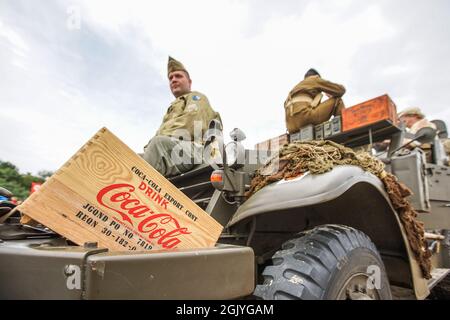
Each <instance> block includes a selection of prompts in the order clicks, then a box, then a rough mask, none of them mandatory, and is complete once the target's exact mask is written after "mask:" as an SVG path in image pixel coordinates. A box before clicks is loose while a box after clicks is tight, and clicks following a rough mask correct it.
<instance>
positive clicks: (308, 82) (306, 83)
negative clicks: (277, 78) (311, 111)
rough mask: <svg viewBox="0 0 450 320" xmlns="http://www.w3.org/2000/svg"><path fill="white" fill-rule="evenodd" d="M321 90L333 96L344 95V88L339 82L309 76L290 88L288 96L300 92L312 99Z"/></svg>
mask: <svg viewBox="0 0 450 320" xmlns="http://www.w3.org/2000/svg"><path fill="white" fill-rule="evenodd" d="M321 92H325V93H328V94H329V95H331V96H333V97H336V98H340V97H342V96H343V95H344V93H345V88H344V86H342V85H340V84H336V83H333V82H330V81H327V80H325V79H322V78H321V77H319V76H311V77H307V78H306V79H304V80H302V81H301V82H300V83H299V84H297V85H296V86H295V87H294V89H292V90H291V92H290V93H289V96H291V97H292V96H294V95H297V94H301V93H302V94H306V95H308V96H310V97H311V98H312V99H314V98H315V97H316V96H317V95H318V94H319V93H321Z"/></svg>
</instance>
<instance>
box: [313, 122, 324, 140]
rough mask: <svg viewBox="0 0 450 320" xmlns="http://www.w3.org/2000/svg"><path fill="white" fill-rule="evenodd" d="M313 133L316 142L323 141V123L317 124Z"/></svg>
mask: <svg viewBox="0 0 450 320" xmlns="http://www.w3.org/2000/svg"><path fill="white" fill-rule="evenodd" d="M314 131H315V139H316V140H323V123H321V124H318V125H317V126H315V127H314Z"/></svg>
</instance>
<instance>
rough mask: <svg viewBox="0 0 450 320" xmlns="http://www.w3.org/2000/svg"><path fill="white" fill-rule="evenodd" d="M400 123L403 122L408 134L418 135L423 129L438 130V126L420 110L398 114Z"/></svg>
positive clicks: (407, 110)
mask: <svg viewBox="0 0 450 320" xmlns="http://www.w3.org/2000/svg"><path fill="white" fill-rule="evenodd" d="M398 117H399V119H400V121H402V122H403V123H404V124H405V125H406V128H408V132H410V133H412V134H416V133H417V131H419V130H420V129H422V128H427V127H428V128H432V129H434V130H436V125H435V124H434V123H433V122H430V121H428V120H427V119H426V117H425V115H424V114H423V112H422V110H420V108H408V109H405V110H403V111H402V112H400V113H399V114H398Z"/></svg>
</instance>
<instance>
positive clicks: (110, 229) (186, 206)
mask: <svg viewBox="0 0 450 320" xmlns="http://www.w3.org/2000/svg"><path fill="white" fill-rule="evenodd" d="M19 209H20V211H21V212H22V213H24V214H26V215H27V216H29V217H31V218H32V219H34V220H36V221H38V222H39V223H41V224H43V225H45V226H47V227H48V228H50V229H52V230H53V231H55V232H57V233H58V234H60V235H62V236H64V237H66V238H67V239H69V240H71V241H73V242H75V243H76V244H78V245H83V244H84V243H85V242H97V243H98V245H99V246H100V247H105V248H108V249H110V250H115V251H125V250H130V251H135V250H136V251H141V250H152V251H156V250H158V251H161V250H172V249H187V248H206V247H213V246H214V245H215V243H216V242H217V239H218V237H219V235H220V233H221V231H222V226H221V225H220V224H219V223H218V222H217V221H215V220H214V219H213V218H212V217H211V216H210V215H208V214H207V213H206V212H204V211H203V210H202V209H201V208H200V207H199V206H197V205H196V204H195V203H194V202H193V201H191V200H190V199H189V198H188V197H187V196H186V195H184V194H183V193H182V192H181V191H179V190H178V189H177V188H176V187H175V186H173V185H172V184H171V183H170V182H169V181H168V180H167V179H165V178H164V177H163V176H162V175H161V174H160V173H159V172H157V171H156V170H155V169H154V168H153V167H151V166H150V165H149V164H148V163H147V162H146V161H144V160H143V159H142V158H141V157H139V156H138V155H137V154H136V153H135V152H133V151H132V150H131V149H130V148H128V147H127V146H126V145H125V144H124V143H123V142H121V141H120V140H119V139H118V138H117V137H116V136H115V135H114V134H112V133H111V132H110V131H108V130H107V129H106V128H103V129H101V130H99V131H98V132H97V134H95V135H94V137H93V138H92V139H90V140H89V141H88V142H87V143H86V144H85V145H84V146H83V147H82V148H81V149H80V150H79V151H78V152H77V153H76V154H75V155H74V156H73V157H72V158H71V159H70V160H69V161H67V163H66V164H64V165H63V166H62V167H61V168H60V169H59V170H58V171H57V172H56V173H55V174H54V175H53V176H52V177H51V178H50V179H49V180H48V181H46V182H45V184H44V185H43V186H42V187H41V188H40V189H39V190H38V191H36V192H35V193H33V194H32V195H31V196H30V197H29V198H28V199H27V200H26V201H25V202H24V203H23V204H22V205H21V206H20V208H19Z"/></svg>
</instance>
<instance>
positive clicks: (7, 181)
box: [0, 160, 52, 200]
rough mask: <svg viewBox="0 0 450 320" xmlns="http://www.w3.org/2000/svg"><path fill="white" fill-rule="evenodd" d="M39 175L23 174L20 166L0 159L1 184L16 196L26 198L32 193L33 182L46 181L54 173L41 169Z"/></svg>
mask: <svg viewBox="0 0 450 320" xmlns="http://www.w3.org/2000/svg"><path fill="white" fill-rule="evenodd" d="M38 175H39V176H33V175H32V174H30V173H26V174H21V173H20V172H19V168H17V167H16V166H15V165H13V164H12V163H11V162H5V161H2V160H0V186H1V187H3V188H6V189H8V190H9V191H11V192H12V193H13V194H14V196H16V197H17V198H19V199H21V200H24V199H25V198H27V197H28V196H29V194H30V188H31V183H32V182H41V183H42V182H44V181H45V178H47V177H49V176H51V175H52V172H50V171H39V173H38Z"/></svg>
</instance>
